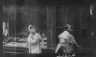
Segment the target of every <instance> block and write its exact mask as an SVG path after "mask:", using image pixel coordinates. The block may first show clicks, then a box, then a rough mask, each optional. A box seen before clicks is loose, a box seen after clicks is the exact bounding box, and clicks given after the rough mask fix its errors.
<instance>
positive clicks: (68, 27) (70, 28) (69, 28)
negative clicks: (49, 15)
mask: <svg viewBox="0 0 96 57" xmlns="http://www.w3.org/2000/svg"><path fill="white" fill-rule="evenodd" d="M65 27H67V30H70V31H73V29H72V26H71V25H70V24H66V26H65Z"/></svg>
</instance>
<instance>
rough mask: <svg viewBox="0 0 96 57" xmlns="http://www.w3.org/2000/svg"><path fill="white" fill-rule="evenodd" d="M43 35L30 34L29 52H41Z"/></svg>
mask: <svg viewBox="0 0 96 57" xmlns="http://www.w3.org/2000/svg"><path fill="white" fill-rule="evenodd" d="M40 39H41V36H40V35H39V34H38V33H36V34H35V35H32V34H29V36H28V43H29V53H36V54H37V53H41V47H40V41H39V40H40Z"/></svg>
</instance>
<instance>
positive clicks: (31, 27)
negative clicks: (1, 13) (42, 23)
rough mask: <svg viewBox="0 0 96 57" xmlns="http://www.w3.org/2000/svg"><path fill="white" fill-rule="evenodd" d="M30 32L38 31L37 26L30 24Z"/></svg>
mask: <svg viewBox="0 0 96 57" xmlns="http://www.w3.org/2000/svg"><path fill="white" fill-rule="evenodd" d="M29 32H30V33H35V32H36V27H35V25H29Z"/></svg>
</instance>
